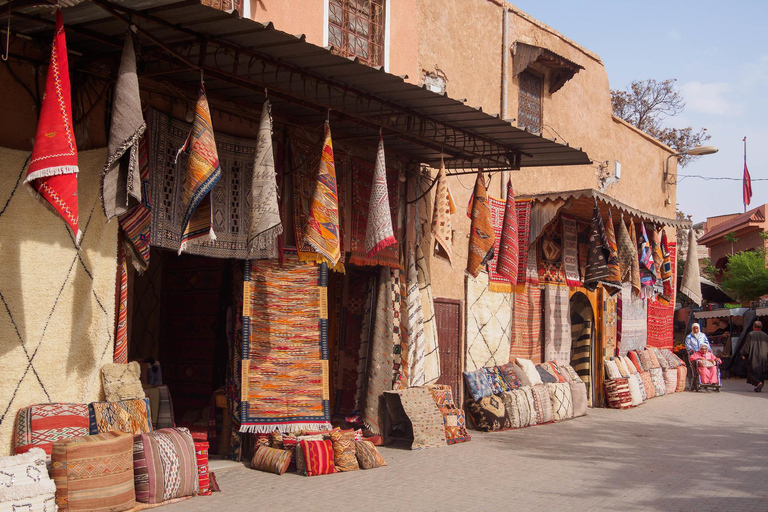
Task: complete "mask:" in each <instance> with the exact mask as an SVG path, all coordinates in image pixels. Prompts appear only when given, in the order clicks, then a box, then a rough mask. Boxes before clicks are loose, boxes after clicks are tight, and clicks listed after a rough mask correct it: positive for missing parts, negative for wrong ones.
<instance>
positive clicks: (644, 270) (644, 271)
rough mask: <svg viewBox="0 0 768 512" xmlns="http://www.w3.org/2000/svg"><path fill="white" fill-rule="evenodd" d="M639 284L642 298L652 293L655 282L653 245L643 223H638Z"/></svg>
mask: <svg viewBox="0 0 768 512" xmlns="http://www.w3.org/2000/svg"><path fill="white" fill-rule="evenodd" d="M638 252H639V254H640V286H641V293H642V294H643V298H649V297H650V296H651V295H653V285H654V284H655V283H656V265H655V264H654V261H653V247H651V242H650V241H649V239H648V233H647V232H646V230H645V223H643V222H641V223H640V246H639V248H638Z"/></svg>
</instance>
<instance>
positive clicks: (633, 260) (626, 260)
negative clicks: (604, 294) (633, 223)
mask: <svg viewBox="0 0 768 512" xmlns="http://www.w3.org/2000/svg"><path fill="white" fill-rule="evenodd" d="M616 250H617V256H618V258H619V276H620V277H621V282H622V283H629V282H631V280H632V272H633V270H634V268H633V267H637V266H638V262H637V247H635V246H634V245H633V244H632V238H631V237H630V236H629V231H627V225H626V224H624V219H623V218H622V219H620V220H619V231H618V233H617V237H616Z"/></svg>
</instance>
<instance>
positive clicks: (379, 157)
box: [365, 137, 397, 258]
mask: <svg viewBox="0 0 768 512" xmlns="http://www.w3.org/2000/svg"><path fill="white" fill-rule="evenodd" d="M368 208H369V211H368V222H367V225H366V227H365V250H366V256H367V257H368V258H372V257H373V256H375V255H376V253H377V252H379V251H381V250H382V249H385V248H387V247H389V246H390V245H394V244H396V243H397V240H395V232H394V231H393V229H392V212H391V211H390V208H389V192H388V190H387V165H386V161H385V158H384V138H383V137H380V138H379V149H378V151H377V152H376V165H375V166H374V168H373V183H372V184H371V196H370V201H369V202H368Z"/></svg>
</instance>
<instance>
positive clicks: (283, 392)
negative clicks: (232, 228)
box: [240, 259, 331, 433]
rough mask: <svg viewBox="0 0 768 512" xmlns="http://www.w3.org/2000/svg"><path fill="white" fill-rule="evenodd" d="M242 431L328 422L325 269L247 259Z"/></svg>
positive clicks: (311, 426) (320, 425)
mask: <svg viewBox="0 0 768 512" xmlns="http://www.w3.org/2000/svg"><path fill="white" fill-rule="evenodd" d="M244 280H245V286H244V298H243V361H242V381H241V382H242V389H241V400H242V402H241V413H240V415H241V425H240V432H250V433H265V432H273V431H274V430H279V431H280V432H290V431H293V430H299V429H307V430H326V429H330V419H331V411H330V401H329V392H328V339H327V329H328V311H327V295H326V293H327V288H326V286H327V282H328V270H327V267H326V266H325V265H319V266H317V265H312V264H305V263H301V262H298V261H296V260H289V259H286V261H285V263H284V265H282V266H281V265H280V264H279V263H278V262H276V261H270V260H254V261H246V264H245V274H244Z"/></svg>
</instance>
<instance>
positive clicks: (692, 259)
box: [680, 228, 702, 306]
mask: <svg viewBox="0 0 768 512" xmlns="http://www.w3.org/2000/svg"><path fill="white" fill-rule="evenodd" d="M698 250H699V248H698V245H697V244H696V233H694V230H693V229H692V228H689V229H688V254H687V256H686V257H685V270H684V272H683V280H682V282H681V283H680V293H684V294H685V295H687V296H688V298H690V299H691V300H692V301H693V302H695V303H696V304H697V305H699V306H701V300H702V296H701V275H700V274H699V256H698Z"/></svg>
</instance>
